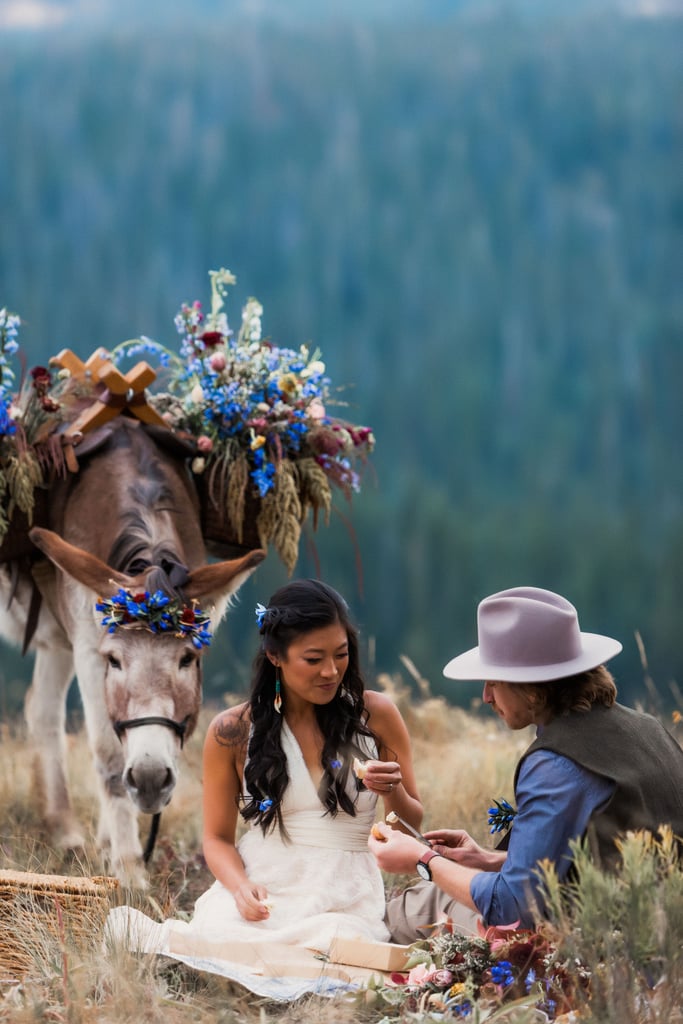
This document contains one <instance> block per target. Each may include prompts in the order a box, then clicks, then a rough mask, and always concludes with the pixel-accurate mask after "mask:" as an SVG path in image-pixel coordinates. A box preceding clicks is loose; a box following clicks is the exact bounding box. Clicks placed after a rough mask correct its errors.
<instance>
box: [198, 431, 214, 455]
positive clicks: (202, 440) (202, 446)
mask: <svg viewBox="0 0 683 1024" xmlns="http://www.w3.org/2000/svg"><path fill="white" fill-rule="evenodd" d="M197 448H198V449H199V451H200V452H202V454H203V455H208V454H209V452H210V451H212V450H213V441H212V440H211V438H210V437H207V435H206V434H202V435H201V436H200V437H198V438H197Z"/></svg>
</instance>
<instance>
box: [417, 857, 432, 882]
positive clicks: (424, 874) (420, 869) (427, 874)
mask: <svg viewBox="0 0 683 1024" xmlns="http://www.w3.org/2000/svg"><path fill="white" fill-rule="evenodd" d="M415 867H416V868H417V873H418V875H419V876H420V878H424V880H425V882H431V880H432V873H431V871H430V870H429V864H423V863H422V861H421V860H419V861H418V862H417V864H416V865H415Z"/></svg>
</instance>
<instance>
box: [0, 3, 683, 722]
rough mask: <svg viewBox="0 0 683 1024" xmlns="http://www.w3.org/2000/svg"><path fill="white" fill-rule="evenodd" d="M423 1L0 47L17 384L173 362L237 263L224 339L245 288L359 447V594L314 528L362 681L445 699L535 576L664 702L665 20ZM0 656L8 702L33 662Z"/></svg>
mask: <svg viewBox="0 0 683 1024" xmlns="http://www.w3.org/2000/svg"><path fill="white" fill-rule="evenodd" d="M427 6H428V7H429V12H428V13H429V15H430V16H429V17H425V18H424V19H422V20H419V19H418V18H417V15H416V13H415V5H413V10H412V15H411V17H410V18H406V19H405V20H403V19H400V20H399V19H395V20H394V19H392V20H389V19H387V18H385V19H382V20H379V21H376V22H373V21H372V20H370V19H365V20H363V21H362V22H361V21H359V20H357V19H349V20H347V21H344V20H343V19H340V18H335V19H331V20H326V19H323V18H320V19H316V20H315V21H311V22H307V21H306V20H305V19H303V18H302V19H300V20H299V21H298V22H297V23H296V24H294V25H287V24H283V23H282V22H281V21H274V22H271V21H269V20H268V19H267V18H262V19H255V18H250V17H246V16H239V17H238V16H235V18H234V19H232V20H231V19H223V20H221V21H217V22H216V23H215V24H212V23H211V21H210V19H209V18H206V17H204V18H202V19H201V20H198V21H197V22H196V23H193V22H191V21H185V22H183V23H182V24H179V23H178V21H177V19H176V20H175V23H174V24H171V25H169V26H168V27H165V26H164V25H163V24H156V25H155V26H148V27H146V28H145V29H144V30H140V28H139V27H138V28H133V27H130V26H129V27H127V26H126V23H125V22H123V23H121V22H119V23H118V24H116V23H115V24H111V25H109V26H107V27H106V28H104V27H103V28H101V29H98V30H97V31H94V30H93V31H90V32H86V31H81V32H78V31H68V32H67V31H53V32H50V33H49V34H46V33H42V32H41V33H34V34H31V33H12V32H4V33H3V32H0V139H1V140H2V159H1V160H0V215H1V224H2V229H1V232H0V306H2V305H6V306H8V307H9V308H11V309H13V310H15V311H16V312H18V313H20V314H21V315H22V317H23V318H24V320H25V324H24V327H23V331H22V337H21V340H22V343H23V347H24V350H25V352H26V358H27V360H28V363H29V365H30V364H32V363H35V362H45V360H46V359H47V358H48V357H49V356H50V355H51V354H53V353H55V352H57V351H59V350H60V349H61V348H63V347H64V346H69V347H71V348H73V349H74V350H75V351H77V352H78V353H79V354H81V355H83V356H85V355H87V354H89V352H90V351H92V349H94V348H95V347H96V346H97V345H101V344H102V345H105V346H112V345H114V344H116V343H117V342H119V341H122V340H123V339H125V338H129V337H133V336H136V335H138V334H146V335H149V336H151V337H154V338H156V339H158V340H160V341H164V342H166V343H168V344H171V345H175V331H174V327H173V316H174V314H175V312H176V310H177V307H178V306H179V304H180V302H181V301H183V300H188V301H191V300H193V299H195V298H199V299H202V300H206V299H207V298H208V278H207V271H208V270H209V269H211V268H215V267H217V266H221V265H224V266H227V267H229V268H230V269H231V270H233V271H234V272H235V273H236V274H237V277H238V284H237V287H236V289H235V291H234V296H233V299H232V300H231V302H232V304H231V307H230V308H229V314H230V316H231V319H232V321H233V322H234V323H235V324H237V323H238V322H239V315H240V306H241V303H242V302H243V301H244V299H245V298H246V297H247V296H249V295H255V296H257V297H258V298H259V299H260V300H261V301H262V302H263V304H264V307H265V315H264V329H265V331H266V332H267V333H269V334H271V335H272V336H273V337H274V339H276V340H277V341H278V342H280V343H282V344H287V345H292V346H297V345H298V344H300V343H301V342H307V341H311V342H313V343H314V344H317V345H319V346H320V348H321V349H322V354H323V358H324V359H325V361H326V364H327V367H328V370H329V373H330V376H331V378H332V380H333V382H334V384H335V385H345V384H348V385H353V386H352V387H349V388H347V389H346V390H344V391H343V392H342V394H341V396H340V397H341V398H342V399H343V400H344V401H347V402H349V403H350V408H349V409H348V415H349V418H351V419H353V420H355V421H357V422H363V423H369V424H371V425H372V426H373V427H374V430H375V434H376V437H377V451H376V455H375V457H374V458H373V463H372V467H371V468H370V472H368V473H367V474H366V476H365V484H364V488H363V491H362V493H361V494H359V495H358V496H357V498H356V499H355V500H354V505H353V510H352V522H353V529H354V530H355V535H356V537H357V542H358V547H359V551H360V555H361V557H362V567H363V576H362V585H361V577H360V576H359V572H358V567H357V564H356V554H355V549H354V543H353V540H352V537H351V535H350V533H349V531H348V529H347V527H346V525H345V523H344V521H342V519H341V518H340V517H337V516H336V515H335V516H333V520H332V523H331V526H330V528H329V529H327V530H319V531H318V533H317V534H316V535H315V536H314V539H315V543H316V546H317V554H318V558H319V565H320V572H321V573H322V575H323V576H324V577H325V578H326V579H328V580H329V581H330V582H332V583H333V584H334V585H336V586H338V587H339V588H340V589H341V590H342V591H343V592H344V593H345V594H346V595H347V597H348V598H349V600H350V603H351V604H352V606H353V610H354V612H355V614H356V616H357V618H358V619H359V620H360V622H361V625H362V630H363V634H364V637H365V638H366V640H370V638H371V643H370V644H369V651H368V653H369V656H370V657H371V660H372V661H373V664H374V665H375V667H376V668H378V669H380V670H386V671H396V670H397V669H398V668H400V664H399V660H398V657H399V654H401V653H405V654H407V655H408V656H409V657H410V658H412V659H413V661H414V662H415V663H416V664H417V665H418V667H419V668H420V670H421V671H422V672H423V673H424V675H426V676H427V677H428V678H430V679H431V681H432V683H433V686H434V688H435V689H436V690H442V683H441V679H440V672H441V666H442V665H443V664H444V663H445V661H446V660H447V659H448V658H449V657H450V656H451V655H452V654H454V653H457V651H458V650H459V649H460V648H464V647H465V646H467V645H470V644H474V643H475V642H476V628H475V607H476V602H477V601H478V600H479V599H480V598H481V597H483V596H484V595H485V594H487V593H490V592H493V591H494V590H497V589H501V588H503V587H507V586H513V585H516V584H533V585H538V586H546V587H550V588H553V589H557V590H559V591H561V592H562V593H564V594H566V596H567V597H569V598H570V599H572V600H573V601H574V602H575V603H576V604H577V606H578V608H579V612H580V615H581V618H582V624H583V626H584V628H586V629H589V630H591V631H595V632H602V631H604V632H608V633H611V634H613V635H615V636H618V637H620V638H621V639H622V640H623V641H624V645H625V653H624V654H623V655H622V656H621V657H620V658H619V659H618V660H617V661H616V662H615V663H614V668H615V673H616V676H617V682H618V684H619V685H620V688H621V691H622V693H623V694H624V695H625V696H626V697H627V698H629V699H631V700H633V699H637V698H639V697H642V698H644V691H643V672H642V669H641V667H640V662H639V658H638V650H637V646H636V643H635V639H634V631H636V630H639V631H640V632H641V633H642V637H643V641H644V643H645V646H646V648H647V652H648V655H649V659H650V668H651V672H652V675H653V676H654V678H655V680H656V682H657V684H658V685H659V687H660V689H661V690H662V694H663V698H664V699H665V700H666V701H668V702H670V701H672V700H677V699H678V698H677V696H676V695H675V694H674V695H673V696H672V693H671V691H670V689H669V684H670V683H671V682H672V681H675V680H677V681H678V682H679V683H680V682H681V681H683V650H682V648H681V643H680V632H681V629H680V616H681V611H680V609H681V607H682V606H683V579H682V569H683V515H682V513H683V460H682V459H681V454H680V451H681V441H682V440H683V403H682V402H681V383H682V381H683V333H682V328H683V291H682V289H681V256H682V255H683V254H682V247H681V240H682V239H681V234H682V231H681V229H682V226H683V176H682V174H681V171H682V164H681V157H682V155H683V137H682V125H681V99H682V89H681V86H682V84H683V63H682V62H681V59H680V55H681V52H682V43H683V20H682V19H680V18H677V17H673V16H671V17H664V16H662V17H653V18H645V17H635V16H630V15H629V16H627V15H625V14H620V13H618V10H617V9H615V10H612V11H609V10H601V8H598V13H596V14H591V13H590V5H581V6H580V7H579V8H578V9H577V11H576V12H574V10H573V7H572V5H569V6H567V7H566V8H565V7H564V6H563V5H557V13H556V14H555V15H553V16H551V9H552V8H553V7H554V5H547V7H546V8H545V9H544V10H543V11H542V13H539V14H538V16H537V17H536V16H534V14H533V7H534V5H532V4H526V5H524V8H525V15H524V17H523V18H522V17H521V16H518V15H517V14H515V9H514V5H503V7H501V8H500V11H499V13H495V12H496V10H497V9H496V8H494V7H492V6H491V5H487V14H486V17H483V16H482V17H476V16H474V15H473V11H472V5H464V8H463V11H462V12H461V13H458V12H457V8H452V9H451V14H450V15H449V16H446V15H445V14H444V12H443V11H442V10H441V8H447V7H448V5H439V4H431V5H427ZM540 6H542V5H540ZM169 7H170V8H171V9H172V7H173V5H169ZM453 10H455V12H456V13H452V11H453ZM340 511H341V512H342V513H343V516H344V517H345V518H346V517H348V516H349V509H348V508H347V507H346V506H344V505H343V504H342V506H340ZM312 536H313V535H312ZM271 562H272V563H273V564H271V565H268V564H267V565H266V567H265V568H264V571H263V572H261V573H260V575H257V577H256V579H255V580H254V581H250V583H249V585H248V588H245V596H244V597H243V599H242V602H241V606H240V607H238V608H237V609H235V610H233V611H232V612H231V613H230V618H229V620H228V622H227V623H226V625H225V626H224V627H223V630H222V639H221V641H220V643H218V644H217V645H216V647H215V649H214V650H212V652H211V655H210V660H209V665H208V673H207V690H208V692H209V693H210V694H212V695H216V694H219V693H221V692H222V691H223V690H225V689H240V688H242V687H243V685H244V680H245V673H246V665H247V664H248V661H249V659H250V657H251V654H252V652H253V649H254V641H255V632H254V631H253V630H252V628H251V624H252V621H253V616H252V608H253V605H254V603H255V601H256V600H265V598H266V597H267V596H268V593H269V592H270V590H272V589H273V588H274V586H275V585H276V583H279V582H280V580H281V578H282V576H283V571H282V570H281V568H280V567H279V566H278V565H277V564H276V563H275V562H274V557H273V559H271ZM297 571H298V572H301V573H307V574H312V573H316V572H317V563H316V561H315V559H314V557H313V556H312V554H310V553H309V552H307V551H304V552H303V554H302V558H301V560H300V564H299V567H298V570H297ZM3 664H4V666H5V667H4V669H3V671H4V675H5V686H6V690H5V694H6V695H5V700H6V701H8V702H9V703H10V704H12V703H13V701H14V699H15V693H16V690H17V687H16V686H14V685H13V681H14V680H15V679H16V678H17V677H18V676H19V675H20V674H21V673H24V674H26V671H27V667H22V666H21V665H20V662H19V660H18V659H15V658H14V657H13V656H10V655H9V654H8V653H5V654H4V655H3ZM474 692H475V691H474V690H473V689H472V690H470V689H469V688H468V687H464V688H462V689H461V690H459V691H458V695H461V694H462V695H464V696H465V699H469V697H470V696H471V695H472V693H474ZM8 695H9V696H8Z"/></svg>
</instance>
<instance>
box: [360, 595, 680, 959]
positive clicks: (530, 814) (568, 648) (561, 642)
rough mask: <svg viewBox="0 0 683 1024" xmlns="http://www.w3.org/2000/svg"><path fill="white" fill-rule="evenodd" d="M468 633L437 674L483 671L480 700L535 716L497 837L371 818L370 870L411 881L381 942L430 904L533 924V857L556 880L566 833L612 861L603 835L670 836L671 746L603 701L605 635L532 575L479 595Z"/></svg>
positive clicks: (432, 914) (512, 718) (515, 720)
mask: <svg viewBox="0 0 683 1024" xmlns="http://www.w3.org/2000/svg"><path fill="white" fill-rule="evenodd" d="M478 640H479V644H478V646H477V647H475V648H473V649H472V650H469V651H466V652H465V653H464V654H461V655H459V656H458V657H456V658H453V659H452V660H451V661H449V663H448V664H447V665H446V667H445V668H444V675H445V676H447V677H448V678H450V679H469V680H476V679H480V680H484V693H483V699H484V701H485V703H487V704H489V705H490V706H491V708H492V710H493V711H495V713H496V714H498V715H499V716H500V717H501V718H502V719H503V721H504V722H505V724H506V725H507V726H508V728H510V729H524V728H526V727H527V726H530V725H533V726H535V727H536V738H535V740H534V741H533V743H531V745H530V746H529V747H528V749H527V750H526V752H525V753H524V754H523V756H522V758H521V760H520V762H519V764H518V765H517V770H516V772H515V782H514V788H515V802H516V807H517V813H516V815H515V818H514V822H513V826H512V829H511V831H510V834H509V836H508V837H506V840H507V842H506V843H505V844H501V846H502V845H507V849H502V848H500V847H499V848H498V849H495V850H487V849H484V848H482V847H481V846H479V845H478V844H477V843H476V842H475V841H474V840H473V839H472V838H471V836H469V835H468V833H467V832H464V831H463V830H461V829H437V830H435V831H432V832H427V833H426V838H427V839H429V841H430V843H431V849H427V850H426V849H425V847H424V845H421V844H420V843H419V842H418V840H416V839H413V838H412V837H410V836H407V835H405V834H403V833H402V832H398V831H396V830H393V829H391V828H389V827H387V826H386V825H384V824H381V825H379V828H380V830H381V832H382V834H383V836H384V837H385V838H384V840H383V841H382V840H379V839H375V838H373V837H371V838H370V839H369V846H370V849H371V851H372V852H373V854H374V855H375V858H376V859H377V863H378V864H379V866H380V868H382V869H383V870H384V871H387V872H394V873H408V874H410V873H413V872H415V871H416V872H417V873H418V874H419V875H420V876H421V878H422V879H423V880H422V881H421V882H420V883H418V884H417V885H415V886H413V887H412V888H410V889H407V890H406V891H405V892H404V893H401V894H400V895H399V896H396V897H395V898H393V899H392V900H390V901H389V903H388V906H387V914H386V922H387V925H388V927H389V930H390V932H391V935H392V939H393V941H394V942H402V943H405V942H407V943H410V942H414V941H415V940H416V939H418V938H424V937H425V935H427V934H429V933H430V930H431V926H433V925H434V924H435V923H436V922H437V921H438V920H442V919H443V918H444V916H448V917H449V918H451V919H452V920H453V922H454V924H455V925H456V927H459V928H461V929H462V930H463V931H472V932H474V931H476V922H477V919H478V918H482V919H483V921H484V923H485V924H486V925H504V924H508V925H509V924H513V923H515V922H519V926H520V927H523V928H530V927H533V926H534V923H535V921H537V920H538V919H539V917H542V916H543V899H542V895H541V891H540V887H541V883H540V880H539V878H538V875H537V869H538V863H539V861H540V860H544V859H547V860H550V861H551V862H552V863H553V864H554V866H555V869H556V871H557V874H558V876H559V878H560V879H561V880H563V879H566V878H567V875H568V873H569V871H570V868H571V865H572V856H571V850H570V843H571V842H572V841H573V840H577V839H583V838H586V839H587V841H588V842H589V844H590V848H591V851H592V853H593V854H594V856H595V858H596V859H597V860H598V861H599V862H600V863H601V864H602V865H603V866H605V867H607V868H611V869H613V868H615V867H617V865H618V860H619V856H618V850H617V847H616V845H615V840H616V839H617V838H618V837H619V836H621V835H623V834H624V833H625V832H627V831H630V830H637V829H647V830H648V831H651V832H653V833H656V832H657V831H658V829H659V828H660V826H662V825H670V826H671V828H672V829H673V832H674V834H675V835H676V836H677V837H679V843H680V840H681V837H683V750H681V747H680V746H679V744H678V743H677V742H676V741H675V740H674V739H673V737H672V736H671V735H670V734H669V733H668V732H667V731H666V729H665V728H664V727H663V726H662V725H661V724H660V723H659V722H658V721H657V720H656V719H655V718H652V717H651V716H650V715H646V714H642V713H640V712H637V711H633V710H631V709H629V708H626V707H623V706H622V705H620V704H618V703H617V702H616V693H617V690H616V686H615V684H614V680H613V678H612V676H611V674H610V673H609V672H608V670H607V669H606V668H605V665H604V663H605V662H606V661H608V660H609V659H610V658H613V657H614V656H615V655H617V654H618V653H619V652H620V651H621V644H620V643H619V642H618V641H617V640H613V639H611V638H610V637H606V636H600V635H599V634H595V633H583V632H581V631H580V629H579V622H578V616H577V612H576V609H575V608H574V606H573V605H572V604H570V603H569V601H567V600H565V598H563V597H560V595H559V594H554V593H552V592H551V591H548V590H539V589H537V588H535V587H518V588H515V589H512V590H505V591H502V592H501V593H498V594H494V595H493V596H491V597H487V598H485V599H484V600H483V601H482V602H481V603H480V605H479V609H478ZM679 848H680V847H679Z"/></svg>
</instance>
